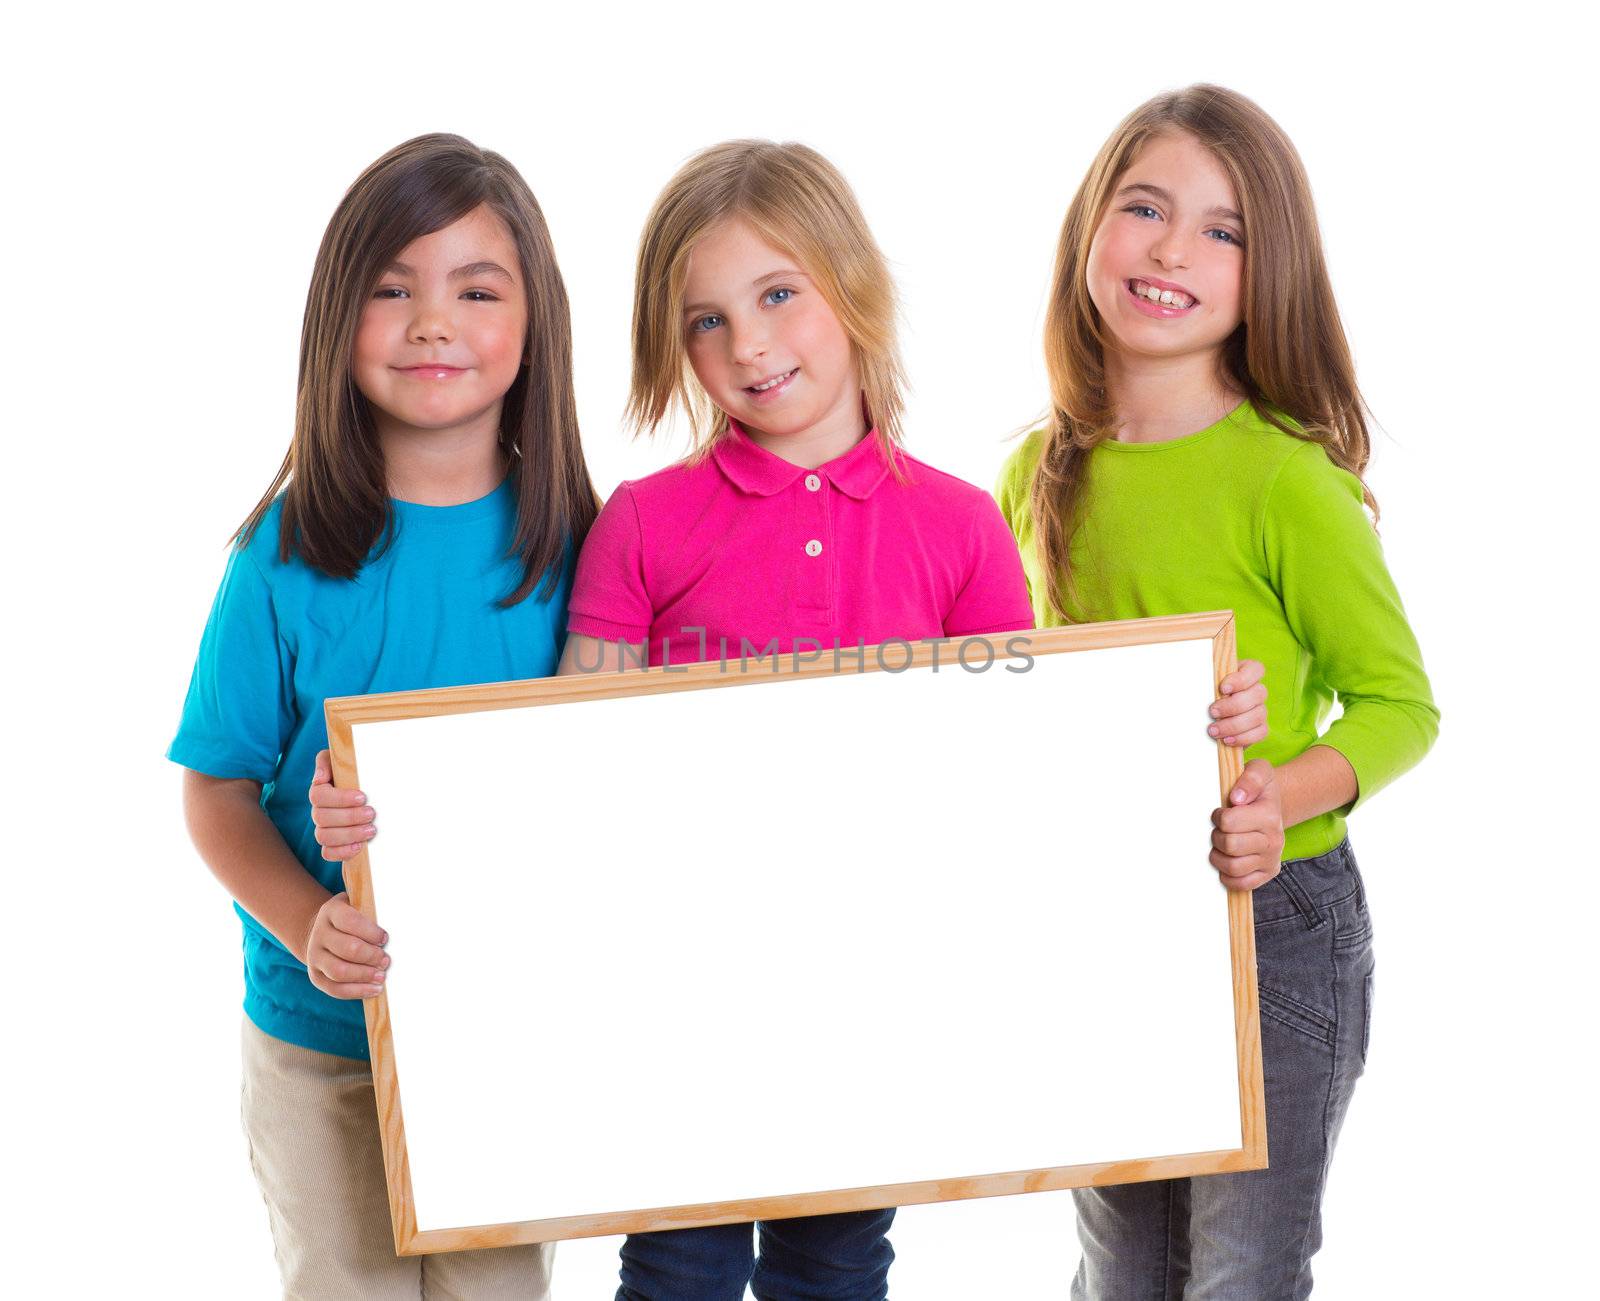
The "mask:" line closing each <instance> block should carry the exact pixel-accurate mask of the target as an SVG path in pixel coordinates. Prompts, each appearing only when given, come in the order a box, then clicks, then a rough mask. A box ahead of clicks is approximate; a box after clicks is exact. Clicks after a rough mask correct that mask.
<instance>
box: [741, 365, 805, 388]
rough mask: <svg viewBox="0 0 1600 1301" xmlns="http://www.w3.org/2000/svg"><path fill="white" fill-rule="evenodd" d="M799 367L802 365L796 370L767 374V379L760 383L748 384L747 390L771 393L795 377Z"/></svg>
mask: <svg viewBox="0 0 1600 1301" xmlns="http://www.w3.org/2000/svg"><path fill="white" fill-rule="evenodd" d="M799 369H800V367H798V366H796V367H795V368H794V370H785V371H779V372H778V374H776V375H769V376H767V378H766V379H764V380H762V381H761V382H760V383H759V384H746V385H745V392H746V393H770V392H772V391H773V390H774V389H779V388H782V387H783V385H784V383H785V382H786V381H788V380H791V379H793V378H794V376H795V374H796V373H797V372H798V371H799Z"/></svg>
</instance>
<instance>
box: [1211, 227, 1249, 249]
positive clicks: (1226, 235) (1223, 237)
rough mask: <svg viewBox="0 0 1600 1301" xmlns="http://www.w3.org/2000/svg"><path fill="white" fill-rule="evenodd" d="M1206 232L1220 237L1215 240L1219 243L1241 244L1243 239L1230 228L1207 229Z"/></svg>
mask: <svg viewBox="0 0 1600 1301" xmlns="http://www.w3.org/2000/svg"><path fill="white" fill-rule="evenodd" d="M1206 234H1207V235H1216V236H1219V237H1220V238H1218V240H1217V243H1219V244H1238V245H1241V246H1242V245H1243V243H1244V241H1243V240H1241V239H1240V238H1239V237H1238V236H1237V235H1235V234H1234V233H1233V232H1232V231H1231V230H1208V231H1206Z"/></svg>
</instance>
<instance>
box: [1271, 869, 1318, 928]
mask: <svg viewBox="0 0 1600 1301" xmlns="http://www.w3.org/2000/svg"><path fill="white" fill-rule="evenodd" d="M1278 881H1279V883H1280V884H1281V885H1282V886H1283V892H1284V894H1286V895H1288V896H1289V902H1290V903H1292V904H1294V910H1295V911H1296V912H1297V913H1299V914H1300V919H1301V920H1302V921H1303V922H1305V924H1306V929H1307V930H1308V931H1314V930H1316V929H1317V927H1319V926H1321V925H1322V924H1323V923H1324V922H1326V921H1327V920H1328V919H1327V918H1326V917H1324V916H1323V915H1322V914H1321V913H1320V912H1319V911H1317V905H1316V904H1315V903H1313V902H1312V901H1311V896H1310V895H1309V894H1307V893H1306V889H1305V887H1304V886H1303V885H1301V884H1300V881H1299V878H1298V877H1296V876H1295V874H1294V872H1293V871H1292V870H1291V869H1290V866H1289V864H1288V863H1285V864H1284V865H1283V866H1282V868H1280V869H1279V871H1278Z"/></svg>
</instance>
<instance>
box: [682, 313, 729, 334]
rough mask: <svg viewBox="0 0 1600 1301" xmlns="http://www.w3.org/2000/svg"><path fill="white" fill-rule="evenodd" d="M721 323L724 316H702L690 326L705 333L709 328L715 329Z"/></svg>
mask: <svg viewBox="0 0 1600 1301" xmlns="http://www.w3.org/2000/svg"><path fill="white" fill-rule="evenodd" d="M721 324H722V318H721V317H720V316H702V317H701V318H700V319H699V320H698V321H696V322H695V323H694V324H693V325H691V326H690V327H689V328H690V329H691V330H694V331H696V332H698V333H700V334H704V333H705V332H706V331H707V330H714V329H716V328H717V326H719V325H721Z"/></svg>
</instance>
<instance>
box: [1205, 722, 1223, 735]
mask: <svg viewBox="0 0 1600 1301" xmlns="http://www.w3.org/2000/svg"><path fill="white" fill-rule="evenodd" d="M1221 730H1222V729H1221V728H1220V727H1218V726H1217V725H1216V724H1215V723H1213V724H1211V726H1210V727H1208V728H1206V735H1207V736H1215V735H1216V734H1217V733H1218V732H1220V731H1221Z"/></svg>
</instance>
